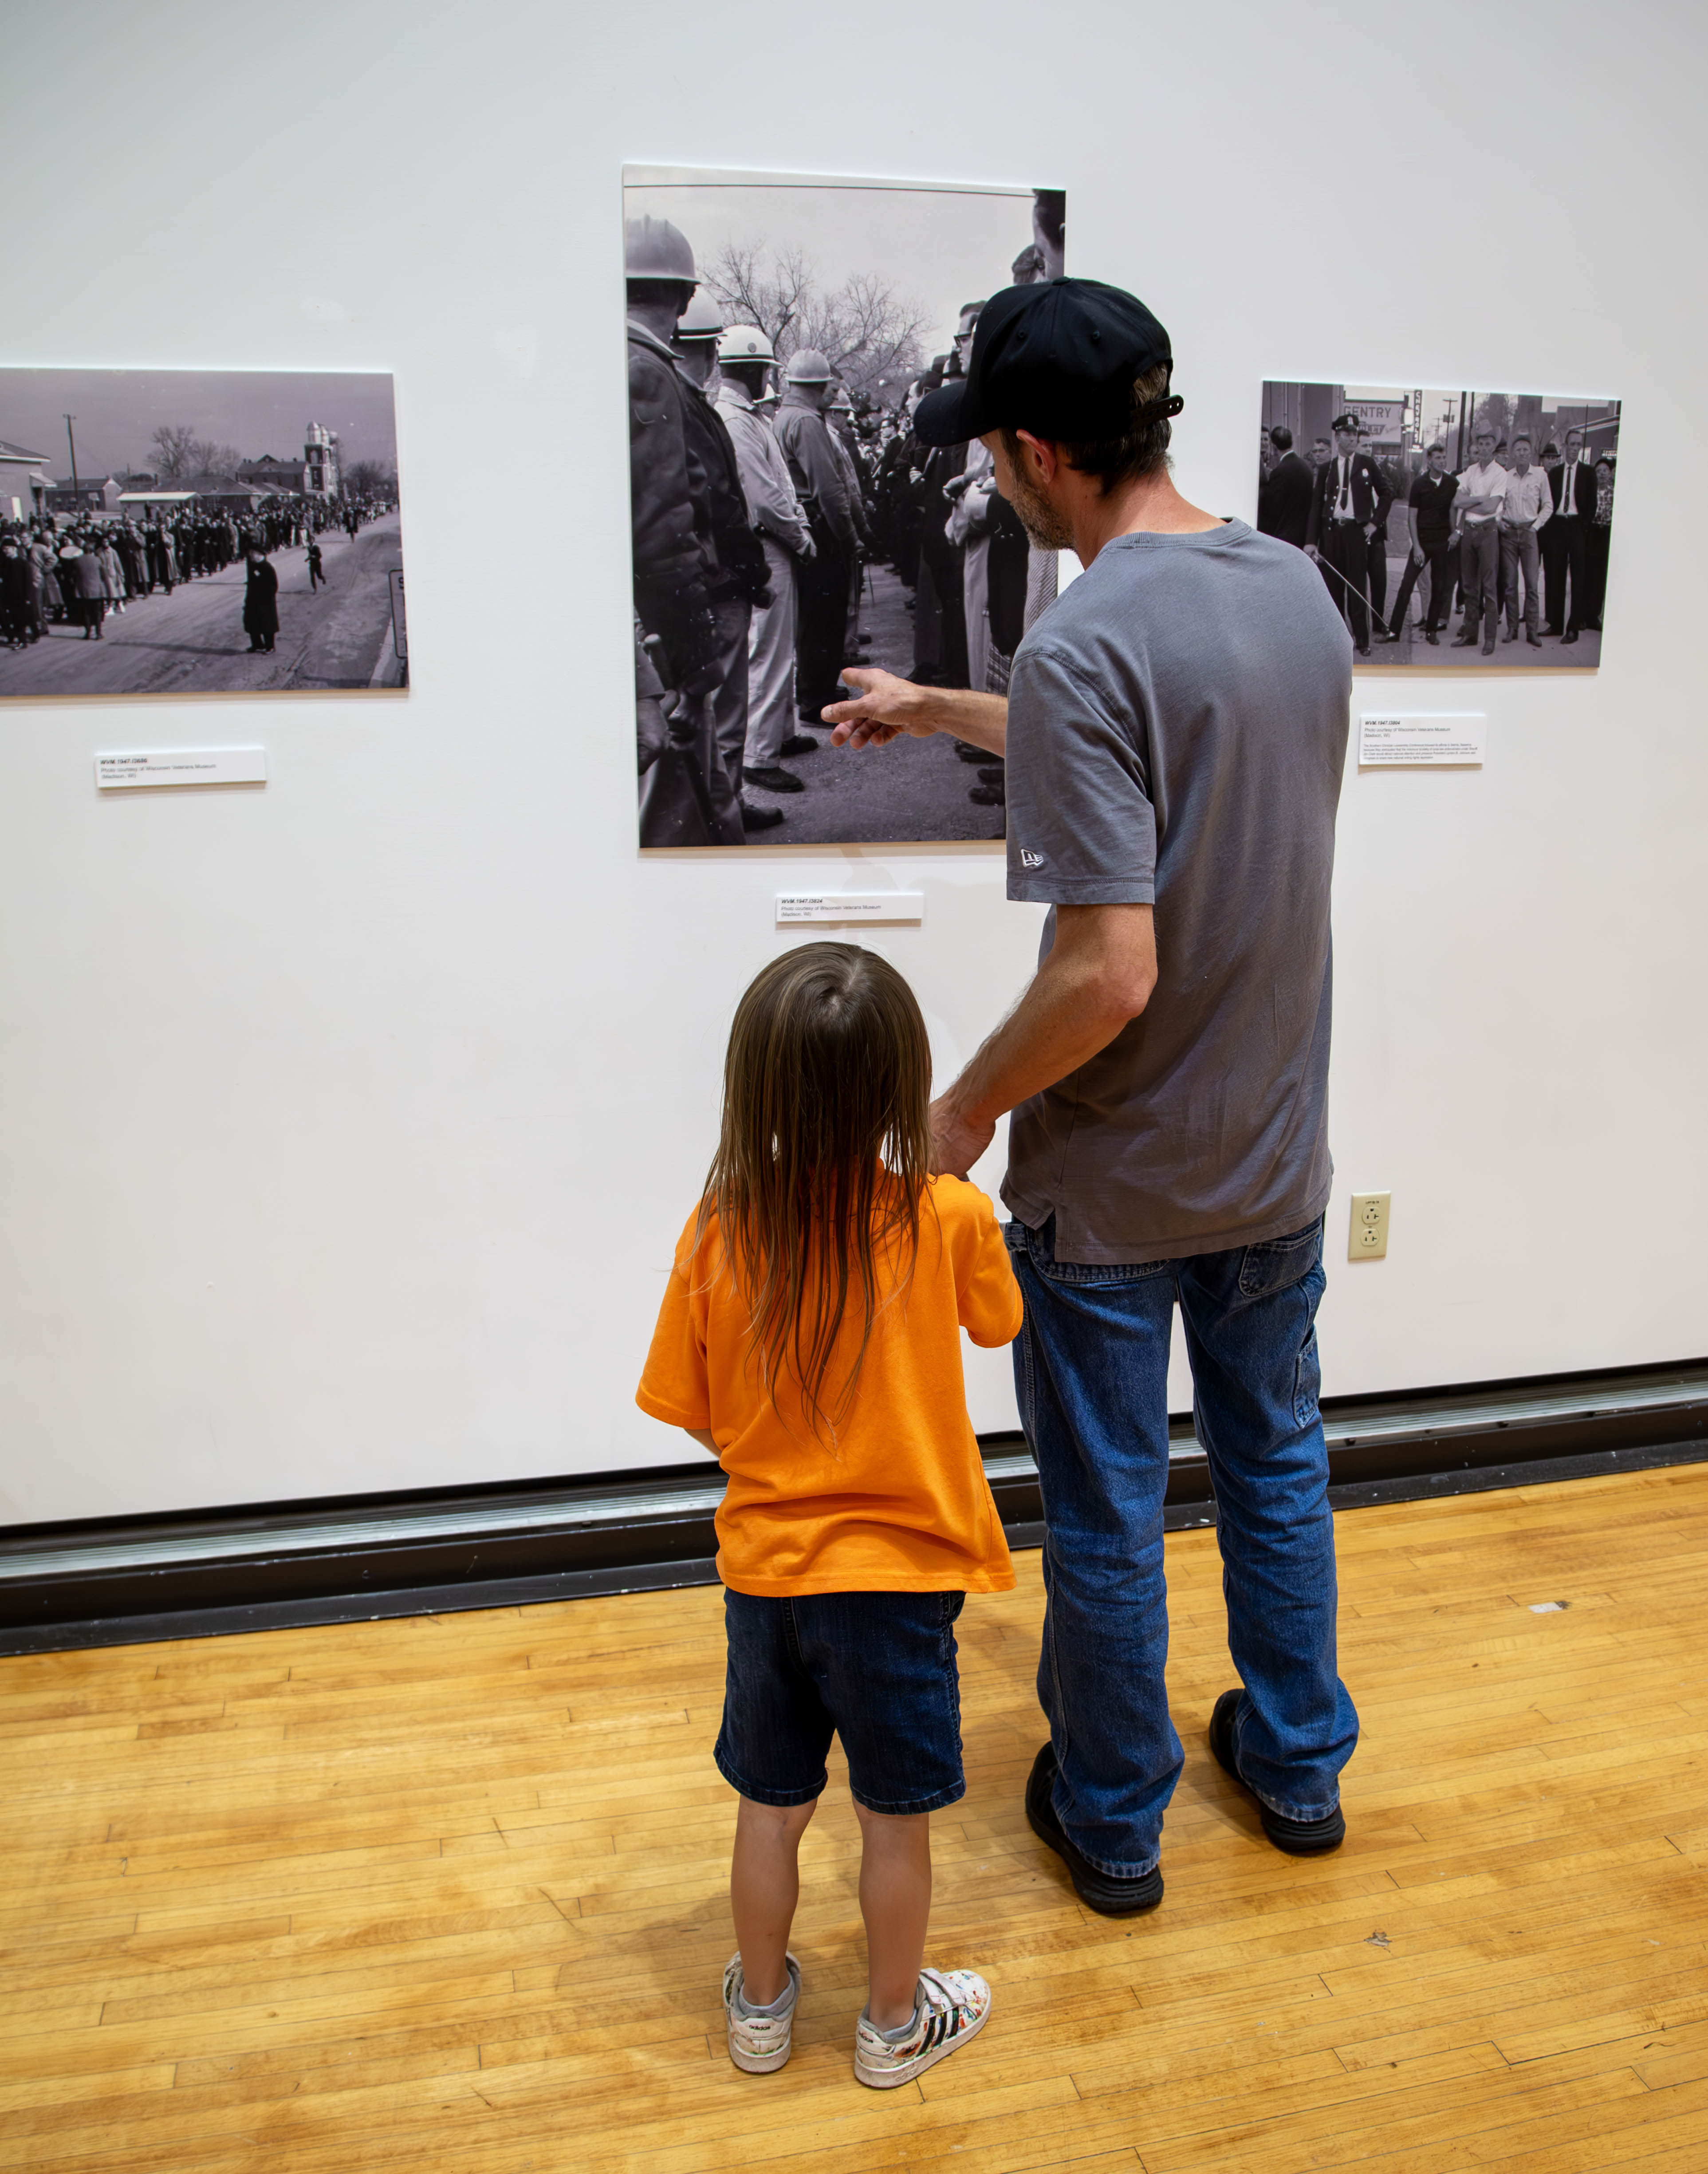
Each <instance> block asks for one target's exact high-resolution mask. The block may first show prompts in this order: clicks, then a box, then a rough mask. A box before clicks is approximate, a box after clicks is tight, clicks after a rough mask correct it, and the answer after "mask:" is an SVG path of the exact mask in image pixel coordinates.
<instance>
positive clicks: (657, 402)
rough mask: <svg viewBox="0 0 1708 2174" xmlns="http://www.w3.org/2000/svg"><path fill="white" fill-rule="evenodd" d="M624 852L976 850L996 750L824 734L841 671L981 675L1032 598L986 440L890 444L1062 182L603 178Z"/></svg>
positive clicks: (1037, 227) (941, 678)
mask: <svg viewBox="0 0 1708 2174" xmlns="http://www.w3.org/2000/svg"><path fill="white" fill-rule="evenodd" d="M624 221H625V224H624V262H625V273H626V279H627V298H628V300H627V334H628V354H629V425H630V489H631V509H632V516H633V537H634V606H635V617H634V639H635V711H636V727H637V752H638V760H639V766H640V843H641V844H642V846H738V845H743V844H745V843H747V842H749V841H752V840H754V839H761V840H764V841H766V842H768V843H771V844H782V845H808V844H824V843H846V842H852V841H862V842H879V841H918V840H938V839H953V838H1000V837H1001V836H1003V826H1004V819H1005V818H1004V804H1005V803H1004V793H1003V765H1002V763H1001V761H1000V760H997V759H996V758H993V757H992V755H990V754H987V753H986V752H984V751H983V750H981V749H977V748H974V747H970V746H963V745H961V744H959V743H957V742H954V741H952V740H943V739H939V738H932V739H930V740H910V741H908V742H906V743H905V744H896V745H895V746H894V747H892V748H890V749H887V750H886V752H885V754H884V760H883V761H881V762H866V763H862V762H858V761H853V760H846V759H844V758H843V757H841V756H840V755H839V754H837V752H836V751H835V750H834V749H832V747H831V746H830V733H829V730H828V728H827V727H824V725H823V724H822V722H821V719H820V712H821V711H823V709H824V706H825V705H826V704H827V703H830V702H835V701H837V700H844V699H846V696H847V695H849V694H850V693H851V692H852V691H854V690H853V687H852V685H851V683H849V682H847V681H846V680H844V679H842V677H841V675H842V674H843V673H844V672H845V671H846V670H849V669H856V670H857V669H859V668H862V667H868V668H874V667H875V668H882V669H884V670H887V671H890V672H894V673H899V674H900V675H902V676H905V677H906V678H910V679H913V680H915V681H916V682H919V683H922V684H932V685H939V686H946V687H971V688H977V689H989V690H994V691H997V692H1005V691H1006V690H1007V686H1008V667H1009V663H1010V661H1011V660H1012V658H1013V653H1014V651H1015V649H1016V648H1017V646H1019V641H1020V637H1021V635H1022V634H1023V633H1024V630H1026V628H1027V627H1028V626H1030V625H1031V624H1032V622H1033V620H1034V619H1035V618H1036V617H1037V616H1038V614H1039V613H1040V611H1042V610H1043V609H1044V608H1045V607H1046V604H1047V603H1049V602H1050V601H1051V599H1052V598H1054V596H1055V594H1056V584H1057V554H1055V552H1053V551H1040V550H1038V549H1035V548H1034V547H1033V546H1031V545H1030V544H1029V543H1028V541H1027V538H1026V535H1025V532H1024V529H1023V528H1022V527H1021V526H1020V523H1019V520H1018V518H1017V517H1016V516H1015V515H1014V513H1013V510H1012V509H1011V508H1010V507H1009V506H1008V504H1007V502H1006V501H1005V500H1003V499H1002V498H1001V497H1000V496H999V495H997V491H996V488H995V484H994V479H993V478H992V468H991V460H990V456H989V455H988V453H986V451H985V449H984V448H983V446H981V445H979V444H977V443H974V444H972V445H970V446H949V447H942V448H932V447H927V446H922V445H921V444H920V443H919V442H918V441H917V440H916V438H915V436H914V435H913V432H912V429H911V416H912V414H913V412H914V409H915V408H916V406H917V404H918V403H919V401H920V400H921V399H922V398H923V397H925V395H926V394H927V392H932V391H934V390H935V389H936V388H937V387H939V386H941V385H943V383H945V382H946V381H949V380H951V379H954V378H955V377H958V376H960V375H962V373H963V372H964V370H965V363H966V357H967V354H968V351H969V349H970V347H971V343H972V335H973V329H974V327H975V326H976V324H977V322H978V319H979V315H980V312H981V310H982V309H983V307H984V305H985V303H986V300H988V298H989V297H990V295H992V293H993V292H995V291H996V290H997V289H1000V288H1002V287H1004V286H1008V285H1014V284H1030V283H1032V282H1035V281H1038V280H1043V279H1052V278H1055V277H1057V275H1058V274H1060V273H1061V272H1062V269H1063V250H1064V237H1065V224H1066V203H1065V198H1064V197H1063V195H1062V192H1060V191H1058V190H1049V189H1037V190H1014V191H1003V190H992V189H948V188H929V187H919V186H917V185H910V184H903V183H886V182H879V181H870V182H828V181H792V180H790V181H777V180H765V179H759V180H755V179H753V178H750V177H746V176H716V175H705V174H696V175H688V176H683V175H671V176H668V177H666V176H659V175H653V174H649V175H647V176H645V177H644V178H642V177H640V176H637V175H636V174H635V172H634V170H630V174H629V175H628V176H625V182H624Z"/></svg>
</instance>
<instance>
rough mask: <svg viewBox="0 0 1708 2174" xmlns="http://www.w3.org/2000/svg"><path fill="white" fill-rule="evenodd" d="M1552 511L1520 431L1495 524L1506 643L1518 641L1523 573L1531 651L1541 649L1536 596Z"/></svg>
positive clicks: (1544, 478) (1538, 598) (1545, 481)
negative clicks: (1540, 549) (1542, 539)
mask: <svg viewBox="0 0 1708 2174" xmlns="http://www.w3.org/2000/svg"><path fill="white" fill-rule="evenodd" d="M1553 510H1554V502H1553V499H1552V496H1551V495H1550V493H1549V487H1548V478H1547V476H1546V475H1545V474H1544V473H1543V471H1542V470H1541V469H1540V468H1532V466H1531V465H1530V441H1529V439H1528V438H1527V436H1525V435H1524V434H1523V432H1522V431H1521V432H1520V433H1519V435H1517V436H1516V438H1515V439H1514V440H1513V441H1512V471H1511V474H1510V475H1509V476H1508V477H1507V479H1506V488H1505V490H1504V491H1503V492H1502V493H1501V495H1500V512H1499V514H1498V515H1497V516H1495V522H1496V526H1497V527H1498V528H1499V529H1500V563H1501V567H1502V570H1503V571H1504V572H1505V577H1506V578H1505V590H1506V639H1507V640H1508V641H1517V639H1518V577H1519V576H1520V574H1521V573H1522V575H1523V576H1524V630H1525V640H1526V641H1527V642H1528V643H1529V645H1530V646H1531V647H1532V649H1540V648H1541V646H1542V636H1541V635H1539V634H1538V632H1537V626H1538V623H1539V622H1540V620H1541V618H1542V598H1541V596H1540V594H1539V592H1538V590H1539V576H1540V571H1541V561H1540V557H1539V554H1538V550H1537V540H1538V538H1539V537H1540V535H1541V533H1542V532H1543V528H1544V527H1546V525H1547V522H1548V519H1549V515H1550V514H1551V512H1552V511H1553Z"/></svg>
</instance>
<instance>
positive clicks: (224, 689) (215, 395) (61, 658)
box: [0, 370, 408, 699]
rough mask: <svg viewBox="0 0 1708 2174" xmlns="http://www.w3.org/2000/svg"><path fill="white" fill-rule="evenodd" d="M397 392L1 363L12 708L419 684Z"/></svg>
mask: <svg viewBox="0 0 1708 2174" xmlns="http://www.w3.org/2000/svg"><path fill="white" fill-rule="evenodd" d="M400 520H401V516H400V514H399V510H398V491H397V425H396V419H395V415H394V412H393V403H392V380H391V378H390V377H389V376H384V375H381V374H380V373H377V372H373V371H362V372H336V373H334V372H326V371H284V370H277V371H273V370H220V371H212V370H0V696H3V695H14V696H27V697H32V698H36V699H40V698H41V697H43V696H51V695H100V696H104V697H105V696H114V695H198V694H222V695H224V694H234V693H254V694H281V693H285V694H289V693H304V692H308V691H313V690H334V689H336V690H346V691H348V690H363V691H365V690H370V689H389V688H397V687H400V686H402V685H403V684H406V682H407V679H408V664H407V656H408V650H407V644H406V642H405V641H404V639H403V629H402V625H401V619H400V618H394V598H395V599H397V602H398V604H399V605H401V597H402V590H403V579H402V572H403V539H402V533H401V527H400Z"/></svg>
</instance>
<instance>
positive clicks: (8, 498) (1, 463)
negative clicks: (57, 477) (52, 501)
mask: <svg viewBox="0 0 1708 2174" xmlns="http://www.w3.org/2000/svg"><path fill="white" fill-rule="evenodd" d="M46 462H47V456H46V453H32V452H30V450H29V448H28V447H27V446H14V445H13V444H11V443H10V441H8V440H7V439H5V438H0V521H27V520H28V519H29V517H30V515H31V514H32V513H40V512H41V511H43V509H44V508H45V507H46V504H47V494H48V492H49V491H50V490H51V489H52V485H51V484H50V483H49V482H48V479H47V477H46V473H45V472H44V471H45V469H46Z"/></svg>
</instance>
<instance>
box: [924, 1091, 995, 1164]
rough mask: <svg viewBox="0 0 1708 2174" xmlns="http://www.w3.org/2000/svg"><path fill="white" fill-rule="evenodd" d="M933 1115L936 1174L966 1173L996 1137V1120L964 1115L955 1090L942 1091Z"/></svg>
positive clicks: (932, 1131)
mask: <svg viewBox="0 0 1708 2174" xmlns="http://www.w3.org/2000/svg"><path fill="white" fill-rule="evenodd" d="M930 1117H931V1174H932V1176H933V1177H942V1176H944V1175H945V1174H947V1175H948V1176H950V1177H965V1176H966V1174H967V1172H968V1171H970V1169H971V1168H972V1166H973V1165H974V1164H975V1163H976V1161H977V1160H978V1159H979V1157H980V1156H981V1155H982V1154H983V1153H984V1151H985V1149H986V1148H987V1147H988V1146H989V1145H990V1144H991V1142H992V1140H993V1139H994V1138H996V1133H997V1126H996V1120H995V1119H994V1118H993V1117H981V1118H977V1119H974V1118H970V1117H965V1116H964V1115H963V1114H962V1112H961V1110H960V1107H959V1105H958V1103H957V1102H956V1101H955V1098H954V1090H950V1091H949V1093H948V1094H947V1095H938V1099H937V1100H936V1101H934V1102H933V1103H932V1106H931V1111H930Z"/></svg>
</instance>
